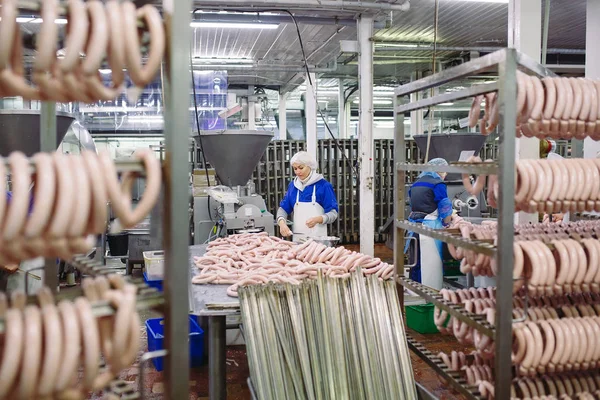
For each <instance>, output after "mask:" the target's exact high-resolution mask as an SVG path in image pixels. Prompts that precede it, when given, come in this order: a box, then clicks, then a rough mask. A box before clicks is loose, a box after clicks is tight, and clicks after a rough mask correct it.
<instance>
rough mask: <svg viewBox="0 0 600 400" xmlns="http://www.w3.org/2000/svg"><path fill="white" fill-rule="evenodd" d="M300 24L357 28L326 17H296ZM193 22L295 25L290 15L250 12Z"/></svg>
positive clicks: (350, 22) (352, 23) (200, 15)
mask: <svg viewBox="0 0 600 400" xmlns="http://www.w3.org/2000/svg"><path fill="white" fill-rule="evenodd" d="M294 17H295V18H296V21H298V23H299V24H307V25H339V26H351V27H356V20H355V19H352V18H326V17H306V16H297V17H296V16H294ZM193 22H216V23H222V24H224V25H223V28H226V27H227V25H226V24H228V23H247V24H261V23H262V24H291V23H293V21H292V19H291V18H290V16H289V15H264V14H260V15H258V14H257V13H252V12H248V13H247V14H208V13H206V14H205V13H196V14H195V18H194V20H193ZM375 28H376V29H383V28H385V21H381V22H375Z"/></svg>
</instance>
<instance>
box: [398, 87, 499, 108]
mask: <svg viewBox="0 0 600 400" xmlns="http://www.w3.org/2000/svg"><path fill="white" fill-rule="evenodd" d="M496 91H498V82H491V83H484V84H481V85H475V86H471V87H469V88H467V89H463V90H457V91H455V92H448V93H444V94H440V95H438V96H434V97H428V98H426V99H423V100H419V101H415V102H413V103H408V104H402V105H399V106H397V107H396V114H404V113H407V112H411V111H415V110H420V109H422V108H428V107H431V106H435V105H438V104H441V103H447V102H454V101H457V100H463V99H468V98H469V97H473V96H477V95H480V94H484V93H489V92H496Z"/></svg>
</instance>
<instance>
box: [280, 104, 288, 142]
mask: <svg viewBox="0 0 600 400" xmlns="http://www.w3.org/2000/svg"><path fill="white" fill-rule="evenodd" d="M288 95H289V93H280V94H279V140H286V139H287V98H288Z"/></svg>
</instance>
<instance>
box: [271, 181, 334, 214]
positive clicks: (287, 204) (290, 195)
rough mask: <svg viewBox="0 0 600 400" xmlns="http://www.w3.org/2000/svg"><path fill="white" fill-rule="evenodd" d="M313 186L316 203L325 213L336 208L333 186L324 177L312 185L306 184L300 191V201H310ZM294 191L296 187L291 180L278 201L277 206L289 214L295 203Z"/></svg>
mask: <svg viewBox="0 0 600 400" xmlns="http://www.w3.org/2000/svg"><path fill="white" fill-rule="evenodd" d="M313 187H316V188H317V190H316V193H315V194H316V197H317V203H319V204H320V205H321V207H323V209H324V211H325V213H328V212H329V211H331V210H335V211H339V210H338V203H337V199H336V197H335V193H334V192H333V186H331V183H329V182H327V181H326V180H325V179H321V180H320V181H317V182H315V183H313V184H312V185H308V186H307V187H305V188H304V190H303V191H301V192H300V199H299V200H300V202H302V203H310V202H311V201H312V194H313ZM296 193H298V189H297V188H296V187H295V186H294V181H293V180H292V181H291V182H290V184H289V185H288V189H287V192H286V194H285V196H284V197H283V200H281V203H279V206H280V207H281V208H283V209H284V210H285V212H286V213H288V214H291V213H292V211H294V205H295V204H296Z"/></svg>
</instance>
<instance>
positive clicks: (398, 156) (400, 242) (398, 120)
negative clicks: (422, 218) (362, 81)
mask: <svg viewBox="0 0 600 400" xmlns="http://www.w3.org/2000/svg"><path fill="white" fill-rule="evenodd" d="M399 100H400V98H399V97H395V98H394V106H395V107H397V106H398V102H399ZM395 107H394V108H395ZM394 121H395V126H396V130H395V132H394V165H396V166H397V165H401V164H404V163H405V162H406V138H405V136H404V114H399V113H396V115H395V116H394ZM411 129H412V126H411ZM392 174H393V177H394V227H393V228H392V229H393V232H394V280H395V282H396V285H398V287H397V290H398V293H399V295H398V298H399V300H400V312H402V313H404V288H403V287H401V286H399V283H398V278H400V277H403V276H404V240H405V239H404V233H405V231H404V229H403V228H402V227H401V226H399V225H398V224H397V222H398V221H404V220H405V219H406V216H405V215H404V214H405V209H404V202H405V194H404V191H405V184H406V172H405V171H404V170H401V169H399V168H392Z"/></svg>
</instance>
